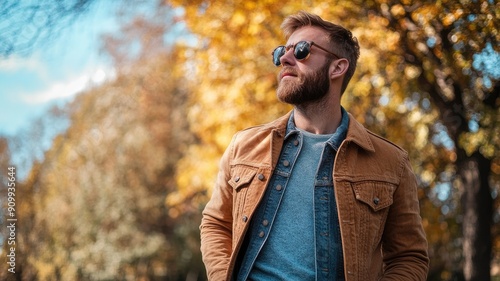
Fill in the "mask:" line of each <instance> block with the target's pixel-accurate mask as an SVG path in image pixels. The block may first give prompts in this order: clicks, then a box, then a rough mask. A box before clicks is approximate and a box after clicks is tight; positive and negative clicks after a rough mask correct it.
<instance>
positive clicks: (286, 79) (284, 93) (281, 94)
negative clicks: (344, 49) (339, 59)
mask: <svg viewBox="0 0 500 281" xmlns="http://www.w3.org/2000/svg"><path fill="white" fill-rule="evenodd" d="M299 41H314V42H315V43H317V44H319V45H321V46H328V42H327V39H326V35H325V33H324V32H323V31H322V30H320V29H318V28H314V27H303V28H300V29H298V30H297V31H295V32H294V33H293V34H292V36H290V38H289V40H288V42H287V46H288V45H293V44H296V43H297V42H299ZM332 60H333V58H331V57H330V56H329V55H328V54H327V53H326V52H324V51H322V50H321V49H319V48H316V47H315V46H312V47H311V54H310V56H309V57H308V58H307V59H306V60H303V61H298V60H297V59H296V58H295V57H294V55H293V48H292V49H290V50H288V52H286V53H285V55H284V56H283V57H282V59H281V62H282V65H283V68H282V70H281V71H280V73H279V76H278V81H279V85H278V89H277V96H278V99H279V100H280V101H282V102H285V103H289V104H292V105H304V104H307V103H311V102H315V101H318V100H321V99H322V98H323V97H324V96H325V95H326V94H327V92H328V90H329V88H330V79H329V75H328V73H329V68H330V64H331V62H332Z"/></svg>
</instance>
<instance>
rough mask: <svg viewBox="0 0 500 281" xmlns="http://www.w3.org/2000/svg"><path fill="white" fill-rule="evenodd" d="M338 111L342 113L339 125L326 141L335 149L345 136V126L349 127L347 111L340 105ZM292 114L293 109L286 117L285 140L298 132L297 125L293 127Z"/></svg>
mask: <svg viewBox="0 0 500 281" xmlns="http://www.w3.org/2000/svg"><path fill="white" fill-rule="evenodd" d="M340 111H341V113H342V119H341V121H340V125H339V127H338V128H337V130H336V131H335V133H333V134H332V136H331V137H330V138H329V139H328V140H327V141H326V143H328V144H329V145H330V146H331V147H332V148H333V149H335V150H338V148H339V147H340V145H341V144H342V141H344V139H345V138H346V136H347V128H348V127H349V114H347V111H346V110H345V109H344V108H343V107H342V106H341V107H340ZM293 116H294V111H292V113H291V114H290V117H289V118H288V123H287V126H286V134H285V140H286V139H287V138H289V137H290V136H292V135H295V134H299V133H300V132H299V130H297V127H295V122H294V118H293Z"/></svg>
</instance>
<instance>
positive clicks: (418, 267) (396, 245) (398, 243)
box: [382, 154, 429, 281]
mask: <svg viewBox="0 0 500 281" xmlns="http://www.w3.org/2000/svg"><path fill="white" fill-rule="evenodd" d="M400 178H401V182H400V185H399V186H398V188H397V189H396V191H395V193H394V203H393V205H392V206H391V207H390V210H389V214H388V217H387V222H386V225H385V230H384V235H383V237H382V243H383V244H382V251H383V255H384V256H383V257H384V267H385V268H384V276H383V277H382V280H398V281H401V280H422V281H424V280H426V278H427V273H428V271H429V257H428V253H427V239H426V237H425V232H424V229H423V227H422V219H421V217H420V207H419V203H418V194H417V182H416V179H415V175H414V174H413V171H412V168H411V166H410V162H409V160H408V155H407V154H406V155H405V157H404V159H403V163H402V173H401V177H400Z"/></svg>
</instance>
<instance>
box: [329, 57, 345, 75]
mask: <svg viewBox="0 0 500 281" xmlns="http://www.w3.org/2000/svg"><path fill="white" fill-rule="evenodd" d="M348 68H349V61H348V60H347V59H345V58H342V59H338V60H334V61H333V62H332V64H331V65H330V79H334V78H338V77H341V76H344V74H345V73H346V72H347V69H348Z"/></svg>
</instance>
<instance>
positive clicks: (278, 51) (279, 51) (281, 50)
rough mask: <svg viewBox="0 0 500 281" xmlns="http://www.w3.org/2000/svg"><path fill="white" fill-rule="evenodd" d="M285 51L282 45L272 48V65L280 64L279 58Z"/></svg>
mask: <svg viewBox="0 0 500 281" xmlns="http://www.w3.org/2000/svg"><path fill="white" fill-rule="evenodd" d="M285 52H286V49H285V47H284V46H279V47H278V48H276V49H274V52H273V63H274V65H276V66H279V65H280V64H281V62H280V59H281V57H282V56H283V55H284V54H285Z"/></svg>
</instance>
